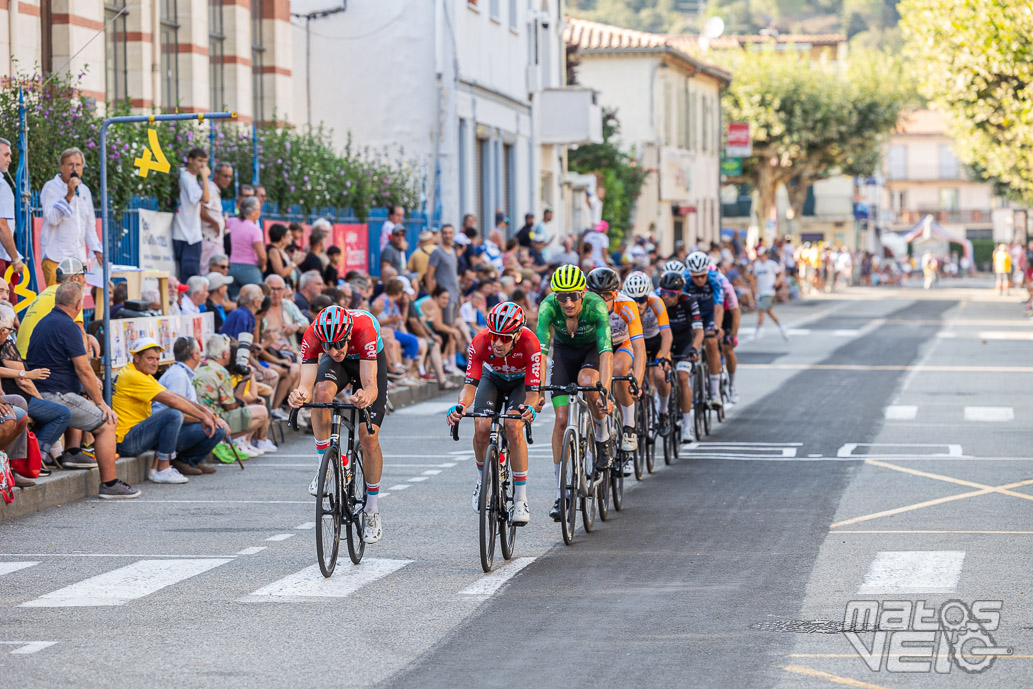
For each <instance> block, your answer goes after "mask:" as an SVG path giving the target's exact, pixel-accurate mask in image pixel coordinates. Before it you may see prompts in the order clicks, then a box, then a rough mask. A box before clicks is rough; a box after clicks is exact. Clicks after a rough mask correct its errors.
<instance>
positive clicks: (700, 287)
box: [685, 251, 725, 409]
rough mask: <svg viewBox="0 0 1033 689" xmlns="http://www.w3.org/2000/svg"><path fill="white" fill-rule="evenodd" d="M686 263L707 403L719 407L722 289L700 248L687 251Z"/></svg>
mask: <svg viewBox="0 0 1033 689" xmlns="http://www.w3.org/2000/svg"><path fill="white" fill-rule="evenodd" d="M686 264H687V266H688V268H687V270H686V271H685V272H686V274H687V275H686V277H685V293H686V294H688V295H689V296H690V297H691V298H692V299H694V300H695V301H696V304H697V305H698V306H699V314H700V316H701V317H702V319H703V329H704V330H705V331H706V338H705V340H704V346H705V347H706V349H707V372H708V373H709V374H710V390H711V395H710V399H709V400H708V402H709V404H710V406H711V407H713V408H715V409H716V408H717V407H720V406H722V402H721V395H720V394H718V390H719V389H720V385H721V383H720V380H721V351H720V349H719V347H718V343H719V342H720V341H721V338H722V337H724V329H723V328H722V327H721V324H722V321H723V319H724V315H725V307H724V298H725V297H724V290H723V288H722V286H721V278H720V276H719V275H718V273H717V271H716V270H711V269H710V259H709V258H707V255H706V254H704V253H703V252H702V251H695V252H693V253H691V254H689V258H688V260H687V261H686Z"/></svg>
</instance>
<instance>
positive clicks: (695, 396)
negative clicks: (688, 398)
mask: <svg viewBox="0 0 1033 689" xmlns="http://www.w3.org/2000/svg"><path fill="white" fill-rule="evenodd" d="M705 385H706V382H705V381H704V379H703V368H702V366H700V365H699V364H697V365H696V366H695V367H694V368H693V371H692V412H693V413H692V423H693V426H694V430H695V431H696V440H703V436H704V435H705V430H706V428H705V427H704V425H703V416H704V415H705V414H706V411H707V410H706V406H707V393H706V389H705Z"/></svg>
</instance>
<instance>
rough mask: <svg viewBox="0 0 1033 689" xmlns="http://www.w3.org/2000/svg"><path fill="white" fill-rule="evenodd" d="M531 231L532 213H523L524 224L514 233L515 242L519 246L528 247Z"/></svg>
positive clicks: (532, 230) (532, 224)
mask: <svg viewBox="0 0 1033 689" xmlns="http://www.w3.org/2000/svg"><path fill="white" fill-rule="evenodd" d="M532 232H534V213H525V214H524V224H523V226H522V227H521V228H520V229H519V230H517V233H516V240H517V243H518V244H519V245H520V246H523V247H526V248H528V249H530V248H531V233H532Z"/></svg>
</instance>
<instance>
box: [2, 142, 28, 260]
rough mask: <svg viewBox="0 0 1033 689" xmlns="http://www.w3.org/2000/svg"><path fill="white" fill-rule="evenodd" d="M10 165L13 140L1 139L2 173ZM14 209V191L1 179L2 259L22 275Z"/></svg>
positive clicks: (5, 171)
mask: <svg viewBox="0 0 1033 689" xmlns="http://www.w3.org/2000/svg"><path fill="white" fill-rule="evenodd" d="M10 166H11V142H10V141H8V140H7V139H0V175H3V174H6V173H7V169H8V168H9V167H10ZM14 209H15V204H14V191H12V190H11V187H10V186H9V185H8V184H7V181H6V180H0V261H2V262H4V263H10V264H11V265H12V266H14V271H13V272H12V275H20V274H21V272H22V267H23V266H24V264H23V263H22V256H21V254H20V253H18V249H17V247H15V245H14ZM12 256H13V257H14V260H13V261H12V260H11V257H12Z"/></svg>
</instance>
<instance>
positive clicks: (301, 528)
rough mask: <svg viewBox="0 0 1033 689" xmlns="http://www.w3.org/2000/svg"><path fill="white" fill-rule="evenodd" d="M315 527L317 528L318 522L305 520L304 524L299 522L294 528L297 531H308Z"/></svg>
mask: <svg viewBox="0 0 1033 689" xmlns="http://www.w3.org/2000/svg"><path fill="white" fill-rule="evenodd" d="M314 528H316V523H315V522H305V523H303V524H298V525H297V526H295V527H294V530H295V531H308V530H309V529H314Z"/></svg>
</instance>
